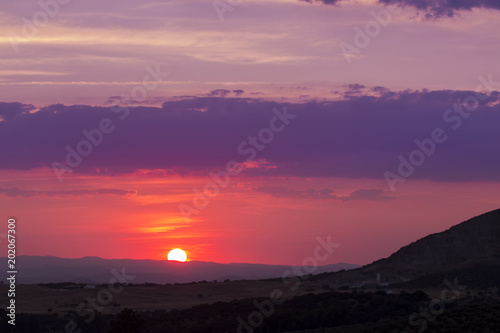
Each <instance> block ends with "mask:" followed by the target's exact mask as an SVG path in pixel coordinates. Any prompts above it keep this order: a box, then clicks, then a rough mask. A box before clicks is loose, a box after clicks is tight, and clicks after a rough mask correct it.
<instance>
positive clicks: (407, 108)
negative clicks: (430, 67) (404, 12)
mask: <svg viewBox="0 0 500 333" xmlns="http://www.w3.org/2000/svg"><path fill="white" fill-rule="evenodd" d="M366 89H368V88H366ZM376 89H377V93H378V96H359V95H353V96H350V97H349V98H347V99H345V100H341V101H325V102H307V103H287V104H280V103H277V102H273V101H261V100H256V99H244V98H222V97H204V98H191V99H184V100H179V101H171V102H167V103H165V104H164V105H163V107H162V108H158V107H136V108H131V109H130V110H129V111H128V112H125V110H124V109H115V110H114V111H113V108H110V107H92V106H86V105H73V106H64V105H60V104H59V105H52V106H47V107H44V108H42V109H41V110H40V111H38V112H35V113H28V112H21V111H19V110H23V109H30V108H31V106H22V107H20V106H19V104H9V105H10V106H8V107H7V108H6V109H3V112H4V114H14V115H16V116H15V117H8V118H9V119H8V120H5V121H0V168H2V169H24V170H27V169H32V168H36V167H42V166H45V167H50V166H51V164H52V163H53V162H54V161H57V162H60V163H62V164H65V163H66V162H65V159H66V157H67V155H68V152H67V150H66V149H67V147H69V149H70V150H76V149H77V147H78V145H79V144H80V143H81V142H83V141H88V140H89V139H87V138H86V136H85V135H84V134H83V133H82V131H83V130H86V131H88V133H95V131H94V130H95V129H96V128H98V127H99V126H100V124H101V123H102V122H103V120H104V122H105V125H107V127H106V128H108V129H109V128H113V131H112V132H111V133H109V134H103V136H102V140H101V139H100V137H99V135H97V136H94V140H97V142H99V141H102V142H101V143H100V144H99V145H97V146H94V145H91V146H90V147H91V150H92V151H91V153H90V154H89V155H88V156H86V157H83V158H82V161H81V163H80V164H79V165H78V167H76V168H73V169H74V172H75V173H91V174H96V173H105V174H111V175H113V174H122V173H133V172H137V170H140V169H147V170H169V171H168V172H166V173H165V174H170V172H171V171H172V170H174V171H175V172H178V173H180V174H189V173H197V174H203V175H206V173H207V172H208V171H212V170H220V169H224V168H225V167H226V163H227V162H228V161H230V160H235V161H237V162H244V161H246V160H247V159H249V158H251V157H252V154H251V152H250V150H249V149H250V148H252V147H251V146H250V145H249V144H246V145H245V146H244V148H245V149H244V151H245V152H244V153H243V154H240V153H239V152H238V146H239V145H240V144H242V143H243V142H248V138H249V136H252V137H253V136H257V135H258V133H259V132H260V131H261V130H262V129H265V128H268V127H269V122H270V120H271V119H272V118H273V117H275V113H274V112H273V109H277V110H280V112H282V110H283V108H284V107H286V108H287V112H288V113H290V114H293V115H296V118H295V119H294V120H293V121H291V122H290V124H289V125H288V126H286V127H285V128H284V129H283V130H282V131H281V132H279V133H275V134H274V138H273V140H272V141H271V142H270V143H268V144H265V145H264V149H262V150H261V151H257V150H256V149H253V150H254V152H255V153H256V156H255V158H256V159H262V160H265V161H267V162H268V164H266V165H267V166H268V167H266V168H259V167H255V168H249V169H248V170H246V171H245V172H244V173H245V174H246V175H247V176H253V175H262V174H266V175H271V176H297V177H350V178H362V177H366V178H372V179H380V178H382V177H383V174H384V172H385V171H391V172H396V169H397V167H398V165H399V163H400V162H399V160H398V156H400V155H401V156H403V157H404V158H408V156H409V154H410V153H411V152H412V151H414V150H415V149H417V148H418V147H417V146H416V143H415V140H420V141H422V140H426V139H427V138H429V137H430V136H431V133H432V131H433V130H434V129H436V128H442V130H443V131H444V133H445V134H446V135H447V136H448V139H447V141H446V142H444V143H442V144H439V145H437V147H436V149H435V153H434V154H432V156H430V157H428V158H427V159H426V161H425V163H424V164H423V165H422V166H419V167H418V168H417V170H416V171H415V172H414V174H412V178H416V179H419V178H420V179H431V180H441V181H473V180H500V173H499V172H498V170H499V169H500V131H499V130H498V124H500V104H499V101H500V100H499V96H500V94H499V93H498V92H493V93H490V94H489V95H484V94H476V93H475V92H473V91H452V90H444V91H402V92H393V91H389V90H387V89H384V88H380V87H378V88H376ZM471 96H479V97H481V99H482V100H481V101H480V103H479V106H478V108H477V110H476V111H473V112H470V113H467V112H466V113H464V114H465V115H466V116H467V118H463V117H462V116H459V114H458V113H456V112H454V111H453V108H454V104H456V103H459V104H462V103H464V100H467V98H470V97H471ZM476 98H477V97H476ZM125 115H126V117H124V116H125ZM444 115H447V117H448V118H447V119H448V121H445V120H444V118H443V117H444ZM122 118H123V119H122ZM106 119H107V120H106ZM454 128H456V129H454ZM82 147H83V146H82ZM83 148H86V149H87V148H89V146H88V145H87V146H86V147H83ZM270 166H272V167H270ZM362 194H363V193H360V195H362Z"/></svg>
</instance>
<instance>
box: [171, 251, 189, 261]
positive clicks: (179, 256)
mask: <svg viewBox="0 0 500 333" xmlns="http://www.w3.org/2000/svg"><path fill="white" fill-rule="evenodd" d="M167 258H168V260H174V261H182V262H184V261H186V260H187V254H186V252H185V251H183V250H181V249H173V250H172V251H170V252H169V253H168V256H167Z"/></svg>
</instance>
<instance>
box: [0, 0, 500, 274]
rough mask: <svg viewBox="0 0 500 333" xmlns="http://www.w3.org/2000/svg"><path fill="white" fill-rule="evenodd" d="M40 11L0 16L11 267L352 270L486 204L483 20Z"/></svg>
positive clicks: (13, 8) (440, 9)
mask: <svg viewBox="0 0 500 333" xmlns="http://www.w3.org/2000/svg"><path fill="white" fill-rule="evenodd" d="M56 1H57V2H56ZM46 3H50V4H51V5H50V6H49V7H47V6H40V4H39V3H38V2H33V1H28V0H21V1H17V2H8V3H5V4H4V6H3V7H2V9H1V11H0V18H1V23H0V44H1V46H2V47H1V48H0V62H1V63H2V66H1V67H0V87H1V89H0V211H1V212H2V214H3V215H4V218H5V219H6V218H8V217H11V216H14V217H16V220H17V229H16V230H17V231H16V232H17V233H18V235H19V236H18V239H19V246H18V250H19V251H18V255H36V256H46V255H50V256H56V257H65V258H81V257H86V256H97V257H102V258H110V259H112V258H131V259H155V260H159V259H160V260H163V259H165V260H166V258H167V253H168V252H169V251H170V250H171V249H174V248H181V249H183V250H185V251H186V252H187V254H188V258H189V260H193V261H209V262H218V263H230V262H238V263H261V264H272V265H302V264H303V261H304V260H305V258H308V257H311V256H314V253H315V249H316V247H317V246H318V242H319V241H318V238H320V239H322V240H324V241H326V239H330V240H329V241H330V242H332V243H336V244H338V245H339V246H338V247H337V248H336V249H335V251H334V252H332V253H329V255H328V257H327V258H325V259H324V261H322V262H321V263H320V264H321V265H327V264H334V263H341V262H345V263H352V264H360V265H363V264H368V263H370V262H372V261H374V260H377V259H381V258H385V257H388V256H389V255H390V254H392V253H393V252H395V251H397V250H398V249H399V248H401V247H402V246H404V245H407V244H409V243H411V242H413V241H416V240H417V239H419V238H421V237H423V236H426V235H428V234H431V233H436V232H441V231H444V230H446V229H448V228H449V227H451V226H453V225H456V224H458V223H460V222H462V221H464V220H467V219H469V218H472V217H474V216H477V215H480V214H482V213H485V212H488V211H491V210H494V209H498V208H499V207H500V191H499V189H500V183H499V181H500V173H499V172H498V170H499V167H500V131H498V124H499V123H500V93H499V90H500V70H499V67H498V55H499V54H500V36H499V35H498V31H500V20H499V18H500V10H499V9H500V4H497V3H496V2H492V1H486V0H477V1H465V0H464V1H453V2H452V1H440V2H438V3H435V4H430V2H428V1H424V0H421V1H419V0H414V1H406V0H395V1H389V0H321V1H320V0H317V1H313V0H271V1H263V0H245V1H240V2H234V1H233V2H227V1H221V2H214V1H211V0H210V1H209V0H190V1H185V0H182V1H181V0H170V1H152V0H150V1H145V2H142V3H137V2H136V1H131V0H126V1H118V0H111V1H106V2H105V3H103V2H88V1H87V2H77V1H62V0H53V1H49V0H47V1H46ZM236 3H237V4H236ZM217 4H218V5H217ZM221 4H223V5H225V6H226V7H224V6H222V7H220V5H221ZM231 4H232V5H231ZM400 5H401V7H400ZM218 6H219V7H218ZM227 6H229V7H227ZM221 8H222V9H221ZM45 17H46V18H47V20H46V22H45V21H44V18H45ZM360 31H361V32H360ZM346 50H348V53H346ZM1 232H2V231H0V233H1ZM0 236H3V237H5V235H4V234H2V235H0ZM2 239H3V238H2ZM2 239H0V240H2Z"/></svg>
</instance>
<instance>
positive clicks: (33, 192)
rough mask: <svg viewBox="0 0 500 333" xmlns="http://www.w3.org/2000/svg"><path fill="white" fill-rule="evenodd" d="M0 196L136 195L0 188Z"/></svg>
mask: <svg viewBox="0 0 500 333" xmlns="http://www.w3.org/2000/svg"><path fill="white" fill-rule="evenodd" d="M0 194H4V195H6V196H8V197H25V198H31V197H41V196H47V197H82V196H94V195H136V194H137V191H133V190H119V189H99V190H72V191H36V190H22V189H18V188H0Z"/></svg>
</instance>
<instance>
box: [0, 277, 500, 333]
mask: <svg viewBox="0 0 500 333" xmlns="http://www.w3.org/2000/svg"><path fill="white" fill-rule="evenodd" d="M311 278H312V277H307V280H308V281H309V280H312V279H311ZM304 279H306V277H304ZM304 281H305V280H304ZM238 283H239V284H240V287H242V286H243V285H244V284H246V283H249V284H250V287H248V288H251V286H252V285H253V284H255V283H259V284H261V285H260V286H259V287H262V284H269V286H270V287H272V289H270V288H264V289H267V290H268V296H266V297H244V298H237V299H233V300H230V301H216V302H213V303H209V304H203V302H204V298H205V297H207V296H208V295H205V294H203V293H199V294H197V295H196V300H195V301H193V303H192V304H196V303H199V304H198V305H194V306H190V304H188V303H185V308H183V309H167V308H168V302H166V303H165V304H164V303H163V302H162V300H161V299H162V298H163V297H164V296H162V293H165V291H164V290H165V288H167V289H168V290H169V293H171V294H175V292H174V290H177V292H178V293H184V294H185V297H186V299H188V298H192V295H191V293H192V292H190V290H196V291H205V292H210V288H209V286H210V285H212V286H211V287H212V288H214V285H219V287H220V288H221V287H222V288H223V287H224V285H225V284H227V288H229V289H230V288H231V287H232V288H234V285H235V282H226V283H205V282H204V283H201V284H186V285H175V286H160V285H156V286H141V285H135V286H134V285H129V286H127V287H126V288H127V289H128V290H132V291H133V290H134V289H137V290H140V292H142V293H144V295H143V296H144V298H143V299H144V300H149V301H150V302H151V301H152V300H155V301H156V306H155V307H149V308H151V309H150V310H144V308H148V307H147V306H145V304H144V303H141V301H139V300H138V301H137V303H136V306H130V307H123V306H122V305H121V304H120V303H117V302H121V301H123V300H125V298H126V297H127V296H126V295H125V293H123V294H124V296H122V297H120V296H118V297H116V299H115V301H114V303H110V304H107V305H101V304H100V303H96V304H95V305H97V306H99V308H98V309H92V306H91V301H89V302H90V303H84V304H85V306H80V307H79V306H78V304H76V301H77V299H76V298H75V299H74V301H75V304H71V306H72V309H70V310H67V311H61V312H58V311H57V308H56V310H54V309H51V308H48V309H45V311H43V313H42V311H39V310H36V311H35V309H36V308H35V307H32V309H33V311H32V312H38V313H17V314H16V325H15V327H13V326H12V325H10V324H8V323H7V320H8V319H9V318H8V317H7V313H6V311H5V309H1V310H0V316H1V317H0V318H1V319H0V331H1V332H6V333H7V332H29V333H38V332H40V333H42V332H43V333H48V332H95V333H118V332H120V333H128V332H148V333H156V332H158V333H166V332H167V333H168V332H176V333H177V332H186V333H204V332H213V333H216V332H221V333H223V332H244V333H249V332H301V333H306V332H315V333H316V332H317V333H319V332H394V333H404V332H407V333H410V332H424V331H425V332H500V297H499V292H498V289H493V288H490V289H487V290H473V289H471V288H466V287H464V286H461V285H460V283H459V281H457V280H455V281H454V280H453V279H452V278H450V279H449V280H446V281H445V282H444V283H443V284H442V285H441V286H439V288H435V289H424V291H420V290H411V289H406V290H397V289H385V290H383V289H371V290H368V289H356V290H352V289H351V290H348V289H347V288H342V289H343V290H334V291H332V290H328V287H327V286H324V288H323V289H320V290H313V288H308V290H309V292H308V293H305V289H304V285H301V286H300V287H299V288H297V290H295V291H294V292H295V293H296V294H295V296H293V293H290V290H291V288H293V287H294V285H292V284H286V283H285V282H281V283H277V282H276V281H272V280H270V281H241V282H238ZM280 284H281V286H279V285H280ZM32 287H36V288H46V289H48V290H51V289H49V286H47V285H45V286H32ZM50 287H53V286H50ZM115 287H119V286H118V285H116V286H115ZM275 287H278V288H275ZM97 290H98V289H97ZM285 291H288V292H285ZM51 292H52V295H53V296H52V299H51V300H52V302H54V304H56V305H57V304H58V303H59V302H60V301H62V302H65V301H66V300H67V297H68V295H70V294H72V293H73V294H74V295H77V294H76V293H78V292H79V291H78V290H68V291H60V292H53V291H51ZM93 292H94V294H97V292H96V291H95V290H94V291H93ZM66 293H68V294H66ZM130 295H133V292H132V294H130ZM155 295H157V296H156V298H155ZM178 295H180V294H178ZM80 296H81V295H80ZM228 297H229V296H228ZM165 298H166V297H165ZM192 304H191V305H192Z"/></svg>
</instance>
